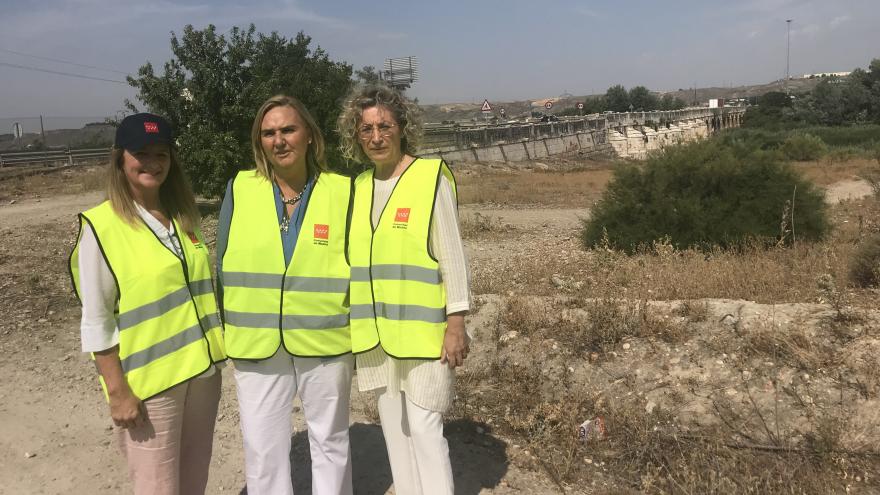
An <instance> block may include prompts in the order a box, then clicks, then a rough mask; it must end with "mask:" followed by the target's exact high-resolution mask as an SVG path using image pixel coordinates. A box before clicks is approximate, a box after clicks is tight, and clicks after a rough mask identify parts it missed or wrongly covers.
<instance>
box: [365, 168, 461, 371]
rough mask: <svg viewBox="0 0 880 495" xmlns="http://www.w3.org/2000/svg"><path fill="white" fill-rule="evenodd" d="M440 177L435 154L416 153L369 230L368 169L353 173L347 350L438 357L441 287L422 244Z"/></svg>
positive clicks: (442, 319) (443, 311)
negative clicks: (422, 155)
mask: <svg viewBox="0 0 880 495" xmlns="http://www.w3.org/2000/svg"><path fill="white" fill-rule="evenodd" d="M441 175H445V176H446V177H447V178H448V179H449V181H450V183H451V184H452V189H453V192H455V178H454V177H453V175H452V172H451V171H450V170H449V167H447V166H446V164H445V163H444V162H443V161H442V160H439V159H430V160H429V159H422V158H417V159H416V160H415V161H414V162H413V163H411V164H410V166H409V167H407V169H406V170H405V171H404V172H403V173H402V174H401V175H400V178H399V179H398V181H397V184H396V185H395V187H394V191H393V192H392V193H391V197H390V198H389V199H388V203H387V204H386V205H385V209H384V210H383V211H382V216H381V217H380V218H379V222H378V225H376V228H375V229H373V226H372V222H371V215H372V209H373V169H370V170H367V171H365V172H363V173H362V174H361V175H359V176H358V177H357V179H355V199H354V210H353V212H352V220H351V241H350V250H351V256H350V258H351V337H352V350H353V351H354V352H355V353H361V352H366V351H369V350H371V349H373V348H375V347H376V346H377V345H380V344H381V346H382V348H383V349H384V350H385V352H386V353H387V354H388V355H389V356H392V357H395V358H420V359H439V358H440V352H441V350H442V347H443V337H444V335H445V333H446V290H445V288H444V286H443V282H442V280H441V279H440V270H439V265H438V263H437V260H436V259H435V258H434V257H433V256H432V254H431V253H430V251H429V248H428V235H429V232H430V229H431V221H432V216H433V211H434V198H435V197H436V195H437V186H438V184H439V181H440V177H441Z"/></svg>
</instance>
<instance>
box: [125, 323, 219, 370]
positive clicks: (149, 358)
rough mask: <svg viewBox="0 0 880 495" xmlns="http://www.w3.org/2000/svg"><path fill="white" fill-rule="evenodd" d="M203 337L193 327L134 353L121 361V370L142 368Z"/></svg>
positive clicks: (198, 330) (195, 326) (200, 332)
mask: <svg viewBox="0 0 880 495" xmlns="http://www.w3.org/2000/svg"><path fill="white" fill-rule="evenodd" d="M203 336H204V334H203V333H202V329H201V327H199V325H194V326H191V327H189V328H187V329H186V330H184V331H182V332H180V333H178V334H177V335H174V336H173V337H170V338H167V339H165V340H163V341H161V342H159V343H158V344H153V345H151V346H150V347H147V348H146V349H144V350H142V351H138V352H135V353H134V354H131V355H129V356H128V357H126V358H125V359H123V360H122V370H123V371H124V372H126V373H128V372H130V371H132V370H136V369H138V368H142V367H144V366H146V365H148V364H150V363H152V362H153V361H155V360H157V359H159V358H161V357H163V356H167V355H169V354H171V353H173V352H174V351H178V350H180V349H183V348H184V347H186V346H187V345H189V344H192V343H193V342H196V341H198V340H199V339H201V338H202V337H203Z"/></svg>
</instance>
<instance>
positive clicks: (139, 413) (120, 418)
mask: <svg viewBox="0 0 880 495" xmlns="http://www.w3.org/2000/svg"><path fill="white" fill-rule="evenodd" d="M144 416H145V415H144V405H143V402H141V400H140V399H138V398H137V396H135V395H134V394H133V393H131V389H129V388H128V387H124V388H123V390H120V391H118V392H116V393H113V394H110V417H111V418H112V419H113V424H115V425H116V426H119V427H121V428H136V427H138V426H140V425H142V424H143V423H144Z"/></svg>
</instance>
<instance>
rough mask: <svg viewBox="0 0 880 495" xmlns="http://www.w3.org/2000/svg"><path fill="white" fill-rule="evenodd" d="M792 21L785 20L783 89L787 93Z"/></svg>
mask: <svg viewBox="0 0 880 495" xmlns="http://www.w3.org/2000/svg"><path fill="white" fill-rule="evenodd" d="M793 20H794V19H786V20H785V26H786V41H785V82H784V83H783V87H784V88H785V90H786V93H787V92H788V80H789V79H791V76H790V73H789V61H790V57H791V21H793Z"/></svg>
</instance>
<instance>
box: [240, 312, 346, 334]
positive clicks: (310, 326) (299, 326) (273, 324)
mask: <svg viewBox="0 0 880 495" xmlns="http://www.w3.org/2000/svg"><path fill="white" fill-rule="evenodd" d="M225 314H226V324H227V325H232V326H236V327H245V328H273V329H277V328H278V324H279V321H278V314H277V313H243V312H241V311H229V310H226V313H225ZM347 325H348V315H347V314H341V315H330V316H313V315H284V317H283V318H282V319H281V328H282V329H283V330H329V329H333V328H342V327H344V326H347Z"/></svg>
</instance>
